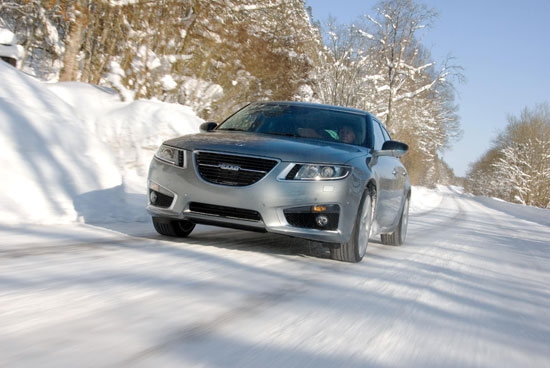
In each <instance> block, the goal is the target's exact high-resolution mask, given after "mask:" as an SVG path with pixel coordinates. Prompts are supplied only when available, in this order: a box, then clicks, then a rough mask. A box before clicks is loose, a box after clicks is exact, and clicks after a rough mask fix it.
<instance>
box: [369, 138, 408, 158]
mask: <svg viewBox="0 0 550 368" xmlns="http://www.w3.org/2000/svg"><path fill="white" fill-rule="evenodd" d="M408 150H409V146H408V145H407V144H405V143H403V142H398V141H386V142H384V144H383V145H382V149H381V150H380V151H377V152H376V154H377V155H378V156H393V157H401V156H403V155H404V154H405V153H407V151H408Z"/></svg>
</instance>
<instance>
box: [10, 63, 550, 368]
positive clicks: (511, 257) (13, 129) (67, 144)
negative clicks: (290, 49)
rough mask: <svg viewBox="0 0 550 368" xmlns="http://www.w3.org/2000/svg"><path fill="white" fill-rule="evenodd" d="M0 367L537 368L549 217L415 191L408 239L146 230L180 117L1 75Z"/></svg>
mask: <svg viewBox="0 0 550 368" xmlns="http://www.w3.org/2000/svg"><path fill="white" fill-rule="evenodd" d="M0 79H1V80H2V86H1V87H0V126H1V130H0V165H1V166H2V169H3V175H2V181H1V182H0V236H1V238H2V243H1V245H0V326H2V328H1V329H0V366H6V367H7V366H9V367H38V366H40V367H73V366H80V367H87V366H89V367H125V366H126V367H155V366H161V367H321V368H323V367H337V366H341V367H366V366H369V367H388V366H391V367H399V366H403V367H405V366H406V367H441V366H445V367H467V366H469V367H474V366H475V367H493V366H495V367H496V366H498V367H518V366H529V367H548V366H550V354H549V353H548V346H550V327H549V326H550V314H549V313H548V311H549V310H550V287H549V285H550V241H549V239H550V210H545V209H536V208H530V207H526V206H519V205H513V204H509V203H505V202H502V201H496V200H494V199H490V198H478V197H473V196H470V195H467V194H465V193H463V192H462V190H461V188H457V187H438V188H434V189H428V188H423V187H414V188H413V195H412V200H411V216H410V225H409V234H408V238H407V243H406V244H405V245H404V246H402V247H388V246H384V245H382V244H380V243H379V242H378V241H376V240H371V242H370V243H369V246H368V249H367V256H366V258H365V260H364V261H363V262H361V263H359V264H347V263H340V262H334V261H332V260H329V259H327V256H326V253H325V251H324V249H323V248H322V247H320V246H319V245H318V244H315V243H312V242H307V241H301V240H297V239H289V238H285V237H282V236H277V235H270V234H257V233H249V232H244V231H236V230H228V229H219V228H210V227H206V226H197V229H196V230H195V231H194V232H193V233H192V234H191V236H190V237H189V238H187V239H168V238H165V237H162V236H160V235H158V234H156V233H155V231H154V229H153V228H152V224H151V222H150V220H149V217H148V215H147V214H146V212H145V209H144V205H145V180H146V179H145V178H146V171H147V166H148V162H149V160H150V159H151V157H152V155H153V153H154V151H155V149H156V147H157V146H158V145H159V144H160V142H162V140H164V139H166V138H168V137H174V136H177V135H179V134H188V133H192V132H194V131H197V129H198V125H199V124H200V123H201V120H200V119H199V118H197V117H196V115H195V114H193V112H192V111H191V109H189V108H188V107H184V106H180V105H174V104H167V103H162V102H159V101H143V100H138V101H128V102H121V101H119V100H118V98H117V96H116V94H114V93H113V92H112V91H110V90H106V89H101V88H99V87H96V86H91V85H86V84H81V83H56V84H45V83H43V82H40V81H37V80H34V79H32V78H30V77H28V76H27V75H25V74H22V73H20V72H19V71H17V70H16V69H14V68H12V67H10V66H8V65H7V64H6V65H4V63H0Z"/></svg>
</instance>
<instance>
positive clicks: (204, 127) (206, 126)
mask: <svg viewBox="0 0 550 368" xmlns="http://www.w3.org/2000/svg"><path fill="white" fill-rule="evenodd" d="M217 126H218V123H215V122H213V121H209V122H206V123H202V124H201V125H200V126H199V129H200V130H201V132H210V131H212V130H214V128H216V127H217Z"/></svg>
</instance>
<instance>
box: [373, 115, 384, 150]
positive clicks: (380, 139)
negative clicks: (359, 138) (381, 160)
mask: <svg viewBox="0 0 550 368" xmlns="http://www.w3.org/2000/svg"><path fill="white" fill-rule="evenodd" d="M372 123H373V124H372V125H373V126H372V128H373V129H374V132H373V133H374V134H373V135H374V149H375V150H381V149H382V145H383V144H384V142H385V141H386V138H385V137H384V133H383V131H382V127H381V125H380V123H379V122H378V120H374V119H373V121H372Z"/></svg>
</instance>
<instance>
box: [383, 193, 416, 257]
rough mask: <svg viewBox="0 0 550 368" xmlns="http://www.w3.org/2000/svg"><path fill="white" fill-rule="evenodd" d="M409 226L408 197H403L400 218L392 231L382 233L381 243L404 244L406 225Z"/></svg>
mask: <svg viewBox="0 0 550 368" xmlns="http://www.w3.org/2000/svg"><path fill="white" fill-rule="evenodd" d="M408 226H409V198H406V199H405V203H404V204H403V211H402V212H401V218H400V219H399V224H398V225H397V228H396V229H395V231H394V232H393V233H390V234H382V235H380V238H381V240H382V244H386V245H393V246H400V245H403V244H405V238H406V237H407V227H408Z"/></svg>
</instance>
